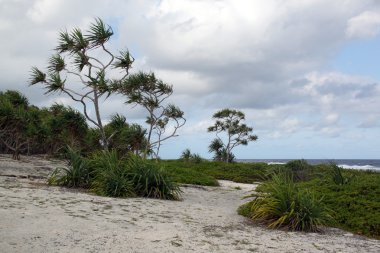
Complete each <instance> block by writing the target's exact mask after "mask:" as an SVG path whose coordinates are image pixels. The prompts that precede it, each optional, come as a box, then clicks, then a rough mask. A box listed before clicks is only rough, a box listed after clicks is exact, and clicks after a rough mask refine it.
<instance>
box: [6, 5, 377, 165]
mask: <svg viewBox="0 0 380 253" xmlns="http://www.w3.org/2000/svg"><path fill="white" fill-rule="evenodd" d="M95 17H100V18H102V19H103V20H104V21H105V22H106V23H107V24H109V25H111V26H112V28H113V30H114V32H115V36H114V37H113V39H112V40H111V41H110V43H109V45H108V47H109V48H111V49H112V50H113V51H114V52H117V51H118V50H119V49H125V48H128V49H129V50H130V51H131V53H132V54H133V55H134V57H135V58H136V62H135V65H134V68H133V69H134V71H139V70H144V71H154V72H155V73H156V75H157V76H158V77H159V78H161V79H163V80H164V81H165V82H167V83H170V84H172V85H173V86H174V95H173V96H172V98H171V102H173V103H175V104H177V105H178V106H180V107H181V109H182V110H184V112H185V115H186V118H187V124H186V126H185V127H184V128H182V129H181V131H180V137H177V138H176V139H175V140H172V141H169V142H167V143H166V144H165V145H164V146H163V147H162V153H161V157H163V158H177V157H178V156H179V155H180V153H181V151H182V150H184V149H185V148H190V149H191V150H192V151H193V152H196V153H199V154H201V155H202V156H203V157H207V158H209V157H211V154H209V153H208V152H207V151H208V150H207V146H208V144H209V142H210V141H211V140H212V139H213V137H214V136H213V135H212V134H210V133H207V131H206V129H207V127H208V126H209V125H211V124H212V120H211V116H212V114H213V113H214V112H215V111H217V110H219V109H222V108H226V107H229V108H236V109H239V110H242V111H243V112H245V113H246V119H247V122H246V123H247V124H248V125H251V126H253V127H254V131H255V133H256V134H257V135H258V136H259V140H258V141H257V142H255V143H251V144H249V145H248V146H247V147H238V148H236V150H235V154H236V156H237V158H322V159H333V158H377V159H380V141H379V140H380V106H379V105H380V85H379V81H380V1H376V0H372V1H371V0H341V1H331V0H326V1H325V0H308V1H303V0H288V1H284V0H266V1H261V0H247V1H243V0H214V1H212V0H202V1H201V0H188V1H187V0H161V1H154V0H146V1H144V0H141V1H127V0H82V1H75V0H0V45H1V46H0V55H1V61H0V76H1V79H0V89H1V90H6V89H17V90H20V91H21V92H23V93H24V94H25V95H26V96H27V97H28V98H29V100H30V102H31V103H32V104H36V105H38V106H49V105H51V104H52V103H54V102H57V101H59V102H62V103H66V104H68V105H71V106H74V107H75V104H74V103H72V102H71V101H70V100H69V99H68V98H65V97H64V96H44V95H43V93H44V90H43V89H42V88H41V87H28V85H27V83H28V78H29V71H30V68H31V67H32V66H38V67H41V68H42V67H44V66H46V63H47V59H48V58H49V56H50V55H51V54H52V53H54V51H53V50H52V49H53V48H54V47H55V46H56V39H57V34H58V32H59V31H61V30H64V29H68V30H70V29H71V28H73V27H80V28H84V29H86V27H88V25H89V23H91V22H92V21H93V19H94V18H95ZM78 108H79V107H78ZM115 112H118V113H121V114H124V115H125V116H126V117H127V119H128V121H130V122H142V119H143V118H144V117H145V115H144V113H143V111H142V110H139V109H134V110H132V109H131V108H128V106H126V105H124V104H123V99H122V98H121V97H116V96H114V97H110V98H109V99H108V100H107V101H105V102H104V108H103V117H104V120H105V121H106V120H107V119H108V118H109V116H110V115H111V114H112V113H115Z"/></svg>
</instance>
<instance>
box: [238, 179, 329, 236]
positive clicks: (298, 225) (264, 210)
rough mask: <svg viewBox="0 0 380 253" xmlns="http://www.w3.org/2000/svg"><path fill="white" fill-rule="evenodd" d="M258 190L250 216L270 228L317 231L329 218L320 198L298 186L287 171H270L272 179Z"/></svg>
mask: <svg viewBox="0 0 380 253" xmlns="http://www.w3.org/2000/svg"><path fill="white" fill-rule="evenodd" d="M258 190H260V191H259V193H258V194H257V195H256V199H255V200H254V201H253V202H252V205H251V218H252V219H253V220H258V221H261V222H263V223H265V224H267V225H268V227H270V228H279V227H285V228H288V229H289V230H297V231H318V230H319V229H318V227H319V226H320V225H324V224H326V222H327V221H328V219H329V218H330V215H329V214H328V212H327V209H326V208H325V207H324V205H323V204H322V198H316V197H315V195H314V193H312V192H310V191H301V190H299V189H298V187H297V186H296V184H295V183H294V182H293V180H292V179H291V177H290V176H289V175H287V174H286V173H280V174H275V175H273V177H272V180H271V181H269V182H266V183H264V184H263V185H262V187H260V188H259V189H258ZM245 212H246V211H245Z"/></svg>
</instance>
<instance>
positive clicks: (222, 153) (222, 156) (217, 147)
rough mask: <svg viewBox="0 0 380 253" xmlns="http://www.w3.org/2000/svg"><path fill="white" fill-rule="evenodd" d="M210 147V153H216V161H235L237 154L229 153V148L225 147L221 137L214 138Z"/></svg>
mask: <svg viewBox="0 0 380 253" xmlns="http://www.w3.org/2000/svg"><path fill="white" fill-rule="evenodd" d="M208 148H209V152H210V153H214V157H213V159H214V161H228V162H229V163H232V162H235V155H234V154H232V153H231V152H229V153H228V155H227V149H226V148H225V147H224V144H223V142H222V141H221V140H220V139H218V138H216V139H214V140H213V141H212V142H211V144H210V146H208Z"/></svg>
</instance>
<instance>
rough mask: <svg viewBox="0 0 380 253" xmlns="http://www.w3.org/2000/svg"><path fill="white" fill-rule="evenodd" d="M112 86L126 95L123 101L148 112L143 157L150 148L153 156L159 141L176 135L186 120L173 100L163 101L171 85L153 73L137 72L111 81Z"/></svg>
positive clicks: (170, 93)
mask: <svg viewBox="0 0 380 253" xmlns="http://www.w3.org/2000/svg"><path fill="white" fill-rule="evenodd" d="M113 89H114V90H115V91H117V92H119V93H121V94H123V95H125V96H126V97H127V101H126V103H127V104H131V105H140V106H142V107H143V108H145V110H146V111H147V112H148V116H147V119H146V123H147V124H148V131H147V143H148V144H147V145H146V147H145V152H144V157H146V156H147V154H148V152H149V151H152V152H153V155H154V156H155V157H156V158H157V157H158V155H159V152H160V147H161V145H162V142H163V141H166V140H168V139H169V138H172V137H176V136H178V134H177V131H178V129H179V128H180V127H182V126H183V125H184V124H185V123H186V119H185V118H184V117H183V115H184V113H183V111H181V110H180V109H179V108H178V107H177V106H175V105H173V104H166V105H165V104H164V102H165V100H166V99H167V98H169V97H170V96H171V95H172V94H173V87H172V86H171V85H169V84H166V83H164V82H163V81H162V80H160V79H157V78H156V76H155V74H154V73H144V72H139V73H136V74H131V75H130V76H129V77H128V78H126V79H125V80H122V81H117V82H114V83H113Z"/></svg>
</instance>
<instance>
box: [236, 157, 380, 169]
mask: <svg viewBox="0 0 380 253" xmlns="http://www.w3.org/2000/svg"><path fill="white" fill-rule="evenodd" d="M293 160H297V159H237V160H236V161H238V162H243V163H261V162H263V163H267V164H286V163H287V162H289V161H293ZM304 160H305V161H307V162H308V163H309V164H312V165H317V164H329V163H335V164H336V165H338V166H339V167H342V168H344V169H357V170H376V171H380V159H304Z"/></svg>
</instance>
